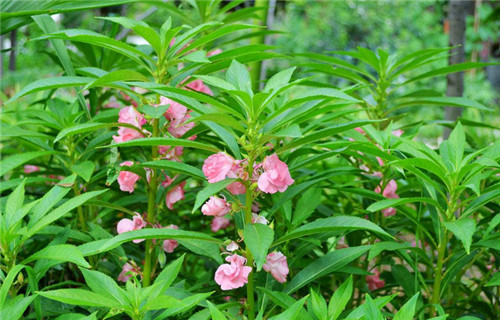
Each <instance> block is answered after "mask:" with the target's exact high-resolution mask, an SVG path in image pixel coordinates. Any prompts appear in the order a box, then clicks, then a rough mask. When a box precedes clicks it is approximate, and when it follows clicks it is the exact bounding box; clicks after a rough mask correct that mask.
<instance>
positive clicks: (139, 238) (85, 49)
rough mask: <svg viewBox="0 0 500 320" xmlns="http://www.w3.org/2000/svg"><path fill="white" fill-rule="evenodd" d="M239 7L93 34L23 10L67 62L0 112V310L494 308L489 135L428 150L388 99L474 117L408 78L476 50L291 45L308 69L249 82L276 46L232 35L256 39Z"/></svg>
mask: <svg viewBox="0 0 500 320" xmlns="http://www.w3.org/2000/svg"><path fill="white" fill-rule="evenodd" d="M122 2H125V1H122ZM242 3H243V1H233V2H230V3H229V4H225V3H223V2H222V1H183V2H181V3H180V4H179V7H176V4H174V3H173V2H167V3H163V2H158V3H157V5H158V7H159V8H160V9H161V8H163V9H164V10H166V11H167V12H169V14H170V15H171V16H167V17H165V19H164V21H162V23H161V24H160V25H154V24H148V23H146V22H144V21H135V20H133V19H130V18H125V17H117V16H114V17H101V18H99V20H100V21H101V22H102V23H103V32H101V33H97V32H93V31H90V30H83V29H68V30H58V27H57V25H56V24H55V23H54V21H53V20H52V18H51V17H50V16H48V15H43V13H45V12H44V11H43V10H42V9H40V10H41V11H37V12H36V14H42V15H38V16H34V17H33V20H34V21H35V23H36V25H37V27H39V28H41V29H42V30H43V32H44V33H45V35H44V36H42V37H39V38H38V39H35V40H34V41H40V43H42V42H44V41H47V40H48V42H50V44H51V46H52V48H53V50H54V57H55V61H56V63H58V64H59V65H60V67H61V68H62V70H64V74H63V75H59V76H54V77H50V78H47V79H36V80H35V81H34V82H32V83H31V84H29V85H27V86H25V87H23V88H22V89H20V90H19V91H18V92H17V93H16V94H15V95H14V96H13V97H12V98H11V99H10V100H9V101H8V102H7V103H6V105H5V106H4V107H3V109H2V130H1V133H2V135H1V136H2V145H3V150H2V151H3V152H4V155H5V157H4V159H2V160H1V162H0V176H1V177H2V185H1V187H0V192H1V194H2V197H1V201H0V212H1V216H0V222H1V224H0V230H1V235H0V249H1V259H2V260H1V272H0V278H1V281H2V287H1V289H0V316H1V318H2V319H4V318H5V319H18V318H22V317H24V318H36V319H49V318H57V319H108V318H115V319H121V318H125V317H126V318H132V319H251V320H253V319H307V320H309V319H311V320H323V319H325V320H336V319H367V320H368V319H370V320H371V319H398V320H401V319H462V320H465V319H468V320H470V319H478V318H479V319H495V316H496V313H497V312H498V311H497V310H498V305H499V303H500V300H499V291H498V284H499V279H498V271H497V270H498V269H497V267H496V265H497V263H496V261H498V258H499V256H498V251H499V250H500V248H499V247H498V237H499V233H498V224H499V223H500V218H499V217H498V208H499V207H498V205H499V202H498V199H499V197H500V193H499V190H500V189H499V183H498V173H499V172H500V170H499V168H498V167H499V165H498V160H499V158H500V149H499V148H500V145H499V144H498V142H495V143H493V142H492V143H491V144H488V143H481V145H487V147H485V148H481V149H477V148H476V146H477V145H478V144H476V143H474V141H473V140H472V137H471V136H470V135H469V134H468V131H467V130H466V128H468V127H467V126H472V125H477V124H475V123H474V122H471V121H467V120H466V119H460V121H457V122H454V123H446V125H448V126H453V127H454V130H453V131H452V133H451V135H450V138H449V139H448V140H446V141H443V142H441V143H440V145H439V147H438V148H433V147H429V146H427V145H426V144H424V143H423V142H421V140H420V136H419V129H420V127H422V126H424V125H425V123H417V124H411V125H408V124H406V125H405V124H402V123H403V122H404V121H403V120H404V117H403V116H402V115H401V114H398V113H399V112H400V111H401V109H402V108H406V107H408V106H425V105H428V104H437V105H455V106H458V107H475V108H478V109H481V110H484V111H486V110H490V109H489V108H488V107H486V106H483V105H481V104H479V103H477V102H474V101H470V100H466V99H463V98H446V97H442V96H441V95H440V93H439V92H437V91H436V90H428V89H426V88H422V87H421V86H418V85H417V84H418V83H419V80H421V79H427V78H431V77H437V76H443V75H445V74H447V73H449V72H456V71H461V70H466V69H470V68H475V67H480V66H484V64H470V63H466V64H462V65H456V66H450V67H444V68H438V69H434V70H427V68H431V66H430V63H431V62H433V61H435V60H438V59H440V58H442V57H441V56H440V55H443V56H446V54H447V52H448V48H444V49H431V50H422V51H418V52H414V53H411V54H409V55H406V56H403V57H402V58H398V55H389V54H387V53H385V52H383V51H381V50H379V51H377V52H372V51H369V50H366V49H363V48H358V50H357V51H356V52H351V53H349V52H337V53H340V54H344V55H347V56H348V57H350V58H354V59H356V62H353V61H352V60H349V61H347V60H344V59H341V58H337V57H333V56H327V55H317V54H304V55H302V56H304V57H306V58H308V59H311V60H314V61H320V62H321V63H317V62H312V61H309V62H306V63H299V65H301V66H302V67H304V66H305V67H307V68H308V69H307V71H308V75H310V77H308V78H298V76H297V74H298V73H297V70H296V68H295V67H292V68H288V69H284V70H282V71H281V72H278V73H276V74H274V75H272V76H270V77H269V78H268V79H267V80H266V81H264V82H263V83H261V87H262V90H256V89H255V88H257V87H258V85H257V82H256V81H258V80H257V79H253V77H252V76H251V74H253V73H254V72H253V71H252V70H250V71H252V72H249V67H247V65H252V64H251V63H252V62H255V61H261V60H264V59H275V58H288V57H286V56H284V55H281V54H277V53H274V52H273V51H272V49H273V47H271V46H267V45H263V44H250V45H248V44H246V43H245V41H246V39H248V38H251V37H254V36H260V35H262V34H267V33H272V32H271V31H268V30H265V29H263V28H258V27H256V26H254V25H250V24H246V23H242V22H240V21H242V20H244V19H247V18H252V17H254V16H255V14H256V13H258V12H259V11H260V10H265V9H266V8H259V7H252V8H244V9H240V10H236V11H234V10H233V9H234V8H235V7H237V6H238V5H240V4H242ZM45 5H47V6H48V4H45ZM54 5H56V6H57V5H58V4H54ZM40 6H41V5H40ZM8 8H10V9H9V10H13V9H12V8H13V7H11V6H9V7H8ZM44 8H45V7H44ZM82 8H83V7H82ZM20 10H21V11H20V12H19V16H23V17H24V16H25V15H26V13H25V12H24V11H22V10H24V9H23V7H22V6H21V7H20ZM61 10H66V9H65V7H64V6H63V7H61ZM11 14H12V13H11ZM179 20H181V21H182V23H183V24H182V25H180V24H177V22H176V21H179ZM21 22H22V23H25V20H22V21H21V20H19V23H21ZM120 28H124V29H129V30H130V32H131V33H133V34H135V35H137V36H140V37H142V38H143V39H144V40H145V42H146V43H147V44H145V45H132V44H129V43H127V42H126V41H120V40H116V39H115V35H116V34H117V33H118V32H119V30H120ZM68 43H70V44H71V50H68V49H67V48H66V44H68ZM295 61H298V60H291V61H290V62H291V64H292V65H293V64H296V62H295ZM358 62H359V63H360V65H357V63H358ZM331 64H333V65H334V66H336V68H333V67H332V65H331ZM317 73H326V74H328V75H329V76H333V77H340V78H343V79H347V80H348V81H349V86H345V88H337V87H334V86H332V85H330V84H328V83H320V82H318V81H317V80H316V79H315V77H314V76H315V75H316V74H317ZM414 74H416V75H414ZM403 77H404V79H403ZM65 88H66V89H65ZM69 88H71V89H72V90H73V91H71V90H68V89H69ZM46 92H48V94H47V93H46ZM33 95H37V97H38V98H37V99H33V100H32V101H30V100H27V97H33ZM40 97H41V98H40ZM407 111H408V112H410V109H407ZM406 123H408V122H406ZM464 125H465V127H464ZM495 257H496V258H497V259H496V260H495ZM121 283H124V285H122V284H121Z"/></svg>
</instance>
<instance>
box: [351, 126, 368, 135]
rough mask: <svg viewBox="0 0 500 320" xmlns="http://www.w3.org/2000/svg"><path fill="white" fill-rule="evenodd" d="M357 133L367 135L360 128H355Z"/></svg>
mask: <svg viewBox="0 0 500 320" xmlns="http://www.w3.org/2000/svg"><path fill="white" fill-rule="evenodd" d="M354 130H356V131H357V132H359V133H361V134H362V135H366V132H365V130H363V129H361V128H360V127H357V128H354Z"/></svg>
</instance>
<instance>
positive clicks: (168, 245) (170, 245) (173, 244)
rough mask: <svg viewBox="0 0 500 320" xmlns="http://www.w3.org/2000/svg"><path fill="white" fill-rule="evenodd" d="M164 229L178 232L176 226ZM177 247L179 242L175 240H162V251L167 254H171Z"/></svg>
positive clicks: (172, 225)
mask: <svg viewBox="0 0 500 320" xmlns="http://www.w3.org/2000/svg"><path fill="white" fill-rule="evenodd" d="M164 229H175V230H179V227H178V226H176V225H175V224H171V225H169V226H167V227H165V228H164ZM178 246H179V242H177V241H176V240H173V239H167V240H164V241H163V251H165V252H167V253H172V252H174V249H175V248H177V247H178Z"/></svg>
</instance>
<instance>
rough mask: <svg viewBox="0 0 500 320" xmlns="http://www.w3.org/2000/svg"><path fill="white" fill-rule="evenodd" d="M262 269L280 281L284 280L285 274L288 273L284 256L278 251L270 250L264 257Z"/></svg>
mask: <svg viewBox="0 0 500 320" xmlns="http://www.w3.org/2000/svg"><path fill="white" fill-rule="evenodd" d="M262 268H263V269H264V271H266V272H270V273H271V275H272V276H273V277H274V279H276V281H278V282H280V283H284V282H285V281H286V276H287V275H288V272H289V270H288V263H287V261H286V256H285V255H284V254H283V253H281V252H279V251H276V252H271V253H270V254H268V255H267V257H266V263H265V264H264V265H263V266H262Z"/></svg>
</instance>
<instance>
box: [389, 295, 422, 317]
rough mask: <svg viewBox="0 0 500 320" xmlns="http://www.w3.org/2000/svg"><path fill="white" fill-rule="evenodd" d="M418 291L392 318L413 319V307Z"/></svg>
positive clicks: (415, 303)
mask: <svg viewBox="0 0 500 320" xmlns="http://www.w3.org/2000/svg"><path fill="white" fill-rule="evenodd" d="M418 296H419V293H416V294H415V295H414V296H413V297H411V299H410V300H408V301H407V302H406V303H405V304H404V305H403V307H401V309H399V311H398V313H396V315H395V316H394V319H393V320H413V317H414V316H415V308H416V306H417V301H418Z"/></svg>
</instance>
